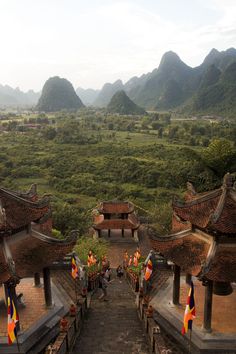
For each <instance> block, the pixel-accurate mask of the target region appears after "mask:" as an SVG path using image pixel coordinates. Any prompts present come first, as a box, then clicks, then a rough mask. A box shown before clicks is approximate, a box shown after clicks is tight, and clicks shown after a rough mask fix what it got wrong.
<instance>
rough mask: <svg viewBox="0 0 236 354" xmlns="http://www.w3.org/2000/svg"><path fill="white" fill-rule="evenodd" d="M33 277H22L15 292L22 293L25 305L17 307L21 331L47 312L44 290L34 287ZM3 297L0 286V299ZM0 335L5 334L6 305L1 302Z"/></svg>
mask: <svg viewBox="0 0 236 354" xmlns="http://www.w3.org/2000/svg"><path fill="white" fill-rule="evenodd" d="M33 282H34V281H33V279H31V278H30V279H29V278H28V279H22V280H21V282H20V284H19V285H17V288H16V291H17V294H19V293H23V299H24V303H25V305H26V307H20V308H19V318H20V326H21V331H23V332H24V331H26V330H27V329H28V328H30V327H31V326H32V325H33V324H34V323H35V322H36V321H37V320H39V319H40V318H41V317H42V316H44V315H46V314H47V309H46V307H45V302H44V291H43V287H42V288H36V287H34V285H33ZM3 298H4V293H3V287H0V299H3ZM0 336H2V337H3V336H7V307H6V306H5V304H3V303H2V304H1V307H0Z"/></svg>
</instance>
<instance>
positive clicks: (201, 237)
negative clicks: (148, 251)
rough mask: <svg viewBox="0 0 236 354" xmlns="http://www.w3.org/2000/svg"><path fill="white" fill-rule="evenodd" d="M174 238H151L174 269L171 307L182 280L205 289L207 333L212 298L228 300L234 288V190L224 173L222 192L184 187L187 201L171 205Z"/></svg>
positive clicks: (235, 245) (175, 300)
mask: <svg viewBox="0 0 236 354" xmlns="http://www.w3.org/2000/svg"><path fill="white" fill-rule="evenodd" d="M172 207H173V219H172V229H173V233H172V234H170V235H165V236H159V235H156V234H155V233H154V232H153V233H151V234H150V240H151V244H152V247H153V249H154V250H155V251H157V252H159V253H160V254H161V255H163V256H164V257H165V258H166V259H167V260H170V261H172V262H173V263H174V280H173V303H174V304H175V305H178V304H179V296H180V275H181V273H185V274H186V281H189V280H190V279H191V277H192V276H195V277H197V278H198V279H199V280H200V281H201V282H202V285H203V286H205V300H204V318H203V329H204V331H206V332H211V319H212V299H213V293H214V294H216V295H222V296H227V295H229V294H231V293H232V291H233V289H232V286H231V283H233V282H236V189H235V187H234V185H233V180H232V176H231V175H230V174H229V173H227V174H226V175H225V177H224V180H223V184H222V186H221V187H220V188H218V189H216V190H213V191H209V192H205V193H197V192H196V191H195V189H194V187H193V186H192V184H190V183H188V190H187V193H186V195H185V201H178V200H173V204H172Z"/></svg>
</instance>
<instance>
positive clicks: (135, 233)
mask: <svg viewBox="0 0 236 354" xmlns="http://www.w3.org/2000/svg"><path fill="white" fill-rule="evenodd" d="M132 231H133V230H132ZM134 240H135V241H136V242H139V239H138V230H134Z"/></svg>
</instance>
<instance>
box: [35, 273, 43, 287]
mask: <svg viewBox="0 0 236 354" xmlns="http://www.w3.org/2000/svg"><path fill="white" fill-rule="evenodd" d="M34 286H35V287H36V288H40V287H41V283H40V273H34Z"/></svg>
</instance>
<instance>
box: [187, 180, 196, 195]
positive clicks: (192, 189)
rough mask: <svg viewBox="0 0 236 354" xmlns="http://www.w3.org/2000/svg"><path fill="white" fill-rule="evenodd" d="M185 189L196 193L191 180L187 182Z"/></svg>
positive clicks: (193, 193)
mask: <svg viewBox="0 0 236 354" xmlns="http://www.w3.org/2000/svg"><path fill="white" fill-rule="evenodd" d="M187 191H188V192H190V193H191V194H192V195H196V194H197V192H196V189H195V188H194V186H193V184H192V183H191V182H189V181H188V182H187Z"/></svg>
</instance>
